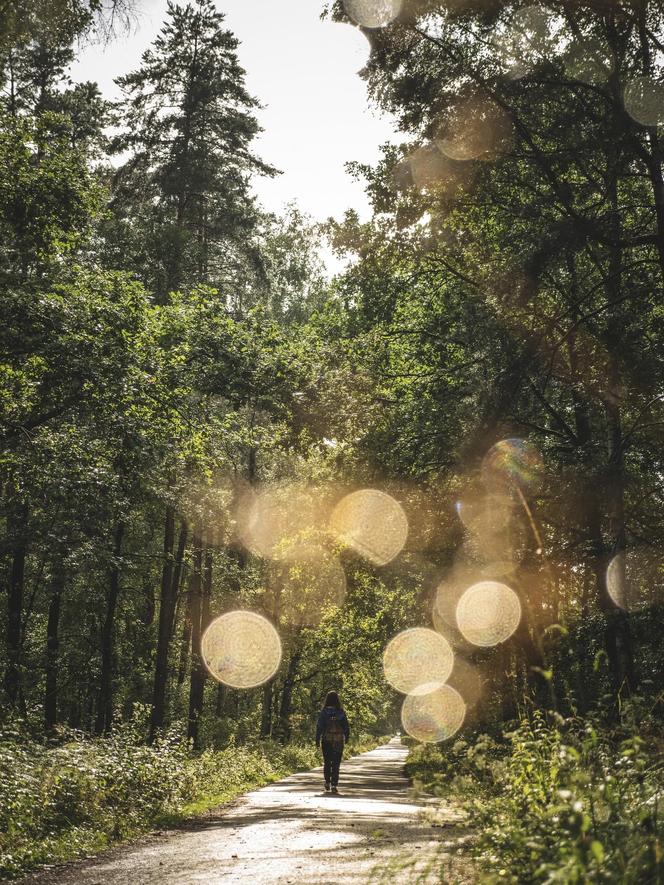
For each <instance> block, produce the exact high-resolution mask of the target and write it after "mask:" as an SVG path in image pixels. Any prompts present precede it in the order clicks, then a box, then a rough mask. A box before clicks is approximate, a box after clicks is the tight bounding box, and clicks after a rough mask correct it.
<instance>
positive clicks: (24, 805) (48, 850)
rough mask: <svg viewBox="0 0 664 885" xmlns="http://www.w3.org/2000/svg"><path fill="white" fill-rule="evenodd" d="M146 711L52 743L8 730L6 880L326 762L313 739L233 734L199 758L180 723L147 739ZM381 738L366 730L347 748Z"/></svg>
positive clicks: (2, 806) (4, 734)
mask: <svg viewBox="0 0 664 885" xmlns="http://www.w3.org/2000/svg"><path fill="white" fill-rule="evenodd" d="M144 713H145V711H137V715H136V716H135V717H134V718H133V719H132V720H129V721H128V722H126V723H124V724H123V725H121V726H119V727H118V728H117V729H115V730H114V732H113V734H112V735H109V736H107V737H97V738H90V737H88V736H86V735H84V734H82V733H80V732H74V731H67V730H66V729H63V730H62V731H61V732H60V733H59V734H57V735H54V736H52V737H51V739H50V740H49V741H48V742H45V741H44V740H39V739H36V738H35V737H31V736H30V735H29V733H28V732H27V731H26V730H25V729H20V728H15V729H13V730H12V729H10V728H7V727H5V728H4V729H3V730H2V731H0V878H3V879H4V878H6V879H12V878H15V877H17V876H19V875H21V874H22V873H24V872H26V871H28V870H30V869H33V868H34V867H36V866H40V865H42V864H53V863H62V862H65V861H68V860H72V859H75V858H78V857H84V856H86V855H90V854H96V853H97V852H99V851H101V850H103V849H105V848H108V847H110V846H111V845H113V844H117V843H118V842H122V841H126V840H128V839H131V838H133V837H135V836H138V835H140V834H141V833H144V832H146V831H148V830H151V829H154V828H158V827H163V826H174V825H176V824H178V823H181V822H182V821H185V820H187V819H189V818H192V817H195V816H197V815H199V814H203V813H204V812H206V811H209V810H211V809H214V808H217V807H218V806H220V805H223V804H224V803H227V802H229V801H230V800H232V799H234V798H235V797H236V796H239V795H240V794H241V793H244V792H246V791H247V790H250V789H253V788H256V787H260V786H262V785H264V784H267V783H270V782H271V781H274V780H278V779H279V778H281V777H284V776H285V775H287V774H291V773H292V772H295V771H303V770H308V769H310V768H313V767H316V766H317V765H320V764H321V757H320V751H318V750H317V749H316V747H315V746H314V744H313V742H309V743H308V744H306V745H305V744H296V743H292V744H289V745H287V746H284V745H282V744H279V743H277V742H275V741H270V740H263V741H256V740H254V741H252V742H248V743H245V744H241V745H237V744H236V743H235V741H234V740H233V739H231V740H230V742H229V743H228V744H227V745H226V746H225V747H224V748H223V749H214V748H210V749H207V750H204V751H202V752H201V753H197V754H192V752H191V746H190V744H189V742H187V740H186V739H183V738H182V735H181V729H177V728H173V729H172V730H171V731H170V732H167V733H165V734H163V735H162V736H160V737H159V738H158V739H157V740H156V741H155V742H154V743H152V744H147V743H146V742H145V737H144V736H145V717H144V715H141V714H144ZM378 743H379V741H378V740H377V739H375V738H372V737H370V736H369V735H359V736H358V737H357V738H356V739H355V740H354V741H353V742H352V743H350V744H349V745H348V747H347V751H346V752H347V755H352V754H354V753H357V752H364V751H365V750H368V749H372V748H373V747H374V746H376V745H377V744H378Z"/></svg>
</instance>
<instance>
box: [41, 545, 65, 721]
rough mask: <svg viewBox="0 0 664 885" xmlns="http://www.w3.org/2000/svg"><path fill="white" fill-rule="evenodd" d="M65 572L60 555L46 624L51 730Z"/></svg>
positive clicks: (47, 712)
mask: <svg viewBox="0 0 664 885" xmlns="http://www.w3.org/2000/svg"><path fill="white" fill-rule="evenodd" d="M64 584H65V573H64V568H63V565H62V557H61V556H60V557H59V558H58V561H57V562H56V563H55V564H54V566H53V577H52V579H51V586H50V601H49V606H48V623H47V626H46V661H45V667H44V675H45V689H44V727H45V728H46V731H52V730H53V729H54V728H55V726H56V725H57V722H58V655H59V651H60V636H59V631H60V608H61V602H62V591H63V590H64Z"/></svg>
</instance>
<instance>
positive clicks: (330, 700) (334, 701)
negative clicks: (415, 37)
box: [323, 691, 341, 710]
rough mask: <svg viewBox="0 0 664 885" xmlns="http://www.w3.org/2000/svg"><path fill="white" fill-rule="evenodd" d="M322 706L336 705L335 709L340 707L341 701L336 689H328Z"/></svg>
mask: <svg viewBox="0 0 664 885" xmlns="http://www.w3.org/2000/svg"><path fill="white" fill-rule="evenodd" d="M323 706H324V707H336V708H337V710H340V709H341V701H340V700H339V695H338V694H337V693H336V691H328V693H327V694H326V695H325V703H324V704H323Z"/></svg>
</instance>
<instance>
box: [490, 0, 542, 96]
mask: <svg viewBox="0 0 664 885" xmlns="http://www.w3.org/2000/svg"><path fill="white" fill-rule="evenodd" d="M552 43H553V40H552V29H551V20H550V15H549V12H548V11H547V10H546V9H545V8H544V7H542V6H537V5H533V6H524V7H521V8H520V9H517V10H516V11H515V12H514V14H513V15H512V17H511V19H510V21H509V24H508V25H507V30H506V32H505V33H503V34H502V35H500V37H499V39H498V41H497V45H498V51H499V56H500V60H501V63H502V66H503V68H504V69H505V72H506V74H507V75H508V76H509V77H512V78H513V79H519V78H520V77H524V76H526V74H528V73H529V72H530V71H531V70H532V69H533V68H534V67H535V66H536V65H537V64H538V63H540V62H541V61H542V60H543V59H545V58H547V57H548V56H549V55H550V53H551V50H552V48H553V47H552Z"/></svg>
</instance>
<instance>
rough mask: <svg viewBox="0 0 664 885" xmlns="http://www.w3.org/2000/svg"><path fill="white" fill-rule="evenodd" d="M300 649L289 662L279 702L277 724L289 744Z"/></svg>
mask: <svg viewBox="0 0 664 885" xmlns="http://www.w3.org/2000/svg"><path fill="white" fill-rule="evenodd" d="M301 654H302V653H301V652H300V651H294V652H293V653H292V655H291V658H290V661H289V662H288V670H287V671H286V677H285V679H284V684H283V688H282V689H281V703H280V704H279V722H278V724H277V728H278V736H279V740H280V741H281V743H282V744H287V743H288V741H289V740H290V736H291V724H290V716H291V705H292V700H293V687H294V685H295V677H296V676H297V670H298V667H299V665H300V657H301Z"/></svg>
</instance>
